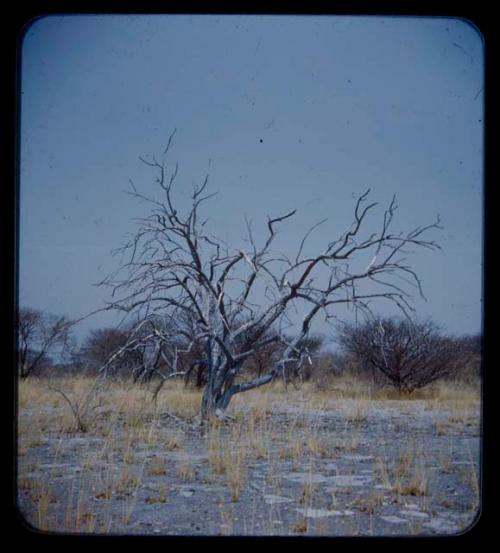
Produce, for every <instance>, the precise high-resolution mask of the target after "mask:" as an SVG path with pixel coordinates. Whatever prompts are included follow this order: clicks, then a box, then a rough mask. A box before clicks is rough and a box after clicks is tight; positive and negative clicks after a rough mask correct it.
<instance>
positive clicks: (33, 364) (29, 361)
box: [17, 308, 72, 378]
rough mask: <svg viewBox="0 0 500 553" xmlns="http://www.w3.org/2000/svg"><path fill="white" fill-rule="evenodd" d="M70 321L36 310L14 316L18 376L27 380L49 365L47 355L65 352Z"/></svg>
mask: <svg viewBox="0 0 500 553" xmlns="http://www.w3.org/2000/svg"><path fill="white" fill-rule="evenodd" d="M71 326H72V322H71V321H70V320H69V319H67V318H66V317H64V316H62V317H60V316H56V315H51V314H49V313H45V312H43V311H41V310H37V309H29V308H21V309H20V310H19V313H18V328H17V330H18V354H19V375H20V377H21V378H27V377H28V376H30V375H33V374H37V373H40V372H41V371H42V370H44V369H47V367H48V366H50V365H51V356H55V355H59V356H61V355H64V354H66V353H68V351H69V347H70V344H71V338H72V335H71Z"/></svg>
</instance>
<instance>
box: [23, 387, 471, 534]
mask: <svg viewBox="0 0 500 553" xmlns="http://www.w3.org/2000/svg"><path fill="white" fill-rule="evenodd" d="M92 383H93V380H92V379H90V378H83V377H74V378H66V379H60V380H59V379H58V380H57V387H58V388H59V389H61V390H63V391H64V392H65V393H66V394H67V396H68V398H70V399H71V400H72V401H74V400H76V398H78V397H82V395H83V394H84V393H85V390H87V389H89V388H90V387H91V386H92ZM151 392H152V387H150V388H148V386H147V385H137V384H135V385H132V384H131V383H130V382H117V381H110V382H107V383H105V385H104V386H103V387H102V388H101V389H100V391H99V393H98V395H97V397H96V405H95V406H94V408H93V410H92V412H91V415H90V416H89V417H88V418H87V420H86V421H85V422H86V426H87V428H86V429H85V430H86V431H85V432H81V431H80V432H77V431H75V430H74V428H73V426H74V418H73V415H72V414H71V410H70V408H69V406H68V403H67V402H66V401H65V399H64V398H63V397H62V395H61V394H60V393H58V392H56V391H55V390H54V389H53V388H52V387H51V386H49V382H48V381H47V380H45V379H37V378H30V379H27V380H25V381H22V382H21V383H20V385H19V397H18V456H17V459H18V475H17V476H18V480H17V484H18V488H17V489H18V509H19V512H20V514H21V516H22V517H23V519H24V520H25V521H26V522H27V523H28V524H29V525H31V526H32V527H34V528H36V529H38V530H42V531H51V532H57V533H96V534H101V533H104V534H152V535H157V534H159V535H162V534H163V535H191V536H193V535H221V534H222V535H267V536H269V535H292V536H293V535H311V536H317V535H320V536H357V535H373V536H384V535H436V534H438V535H443V534H455V533H461V532H463V531H465V530H467V529H468V528H469V527H471V525H472V524H473V522H474V520H475V518H476V516H477V515H478V512H479V509H480V502H481V494H480V442H481V431H480V392H479V389H478V387H470V386H465V385H463V384H458V383H449V382H447V383H444V382H441V383H438V384H436V385H434V386H431V387H428V388H426V389H423V390H421V391H417V392H414V394H413V395H412V396H410V397H409V398H408V397H406V398H402V397H399V396H398V394H397V393H395V392H394V391H391V390H390V389H387V390H386V389H375V388H373V387H372V386H371V385H370V384H368V383H365V382H362V381H359V380H356V379H354V378H348V377H339V378H337V379H335V380H332V382H331V385H330V386H329V390H327V391H326V390H318V389H316V388H315V386H314V385H312V384H310V383H305V384H303V385H302V387H301V388H300V389H295V388H294V387H293V386H288V388H287V389H285V387H284V386H283V384H282V383H281V382H276V383H273V384H272V385H271V386H268V387H263V388H260V389H257V390H252V391H249V392H246V393H243V394H240V395H239V396H236V397H235V398H234V400H233V402H232V404H231V406H230V409H229V413H230V414H231V415H232V416H233V417H234V420H233V421H231V422H224V423H216V424H212V425H210V426H209V427H200V426H197V425H196V424H195V419H196V415H197V414H198V410H199V404H200V397H201V394H200V392H198V391H195V390H191V389H186V388H185V387H184V386H183V383H181V382H173V381H172V382H169V383H168V385H165V386H164V388H163V389H162V390H161V392H160V394H159V396H158V398H157V401H156V402H153V401H152V400H151V396H152V393H151Z"/></svg>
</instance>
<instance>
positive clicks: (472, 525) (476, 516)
mask: <svg viewBox="0 0 500 553" xmlns="http://www.w3.org/2000/svg"><path fill="white" fill-rule="evenodd" d="M481 514H482V510H481V506H480V505H479V506H478V508H477V510H476V512H475V514H474V516H473V517H472V519H471V521H470V522H469V523H468V525H467V526H465V527H464V528H462V529H461V530H459V531H458V532H455V533H453V534H452V536H463V535H464V534H468V533H469V532H471V531H472V530H473V529H474V528H475V527H476V525H477V523H478V522H479V520H480V519H481Z"/></svg>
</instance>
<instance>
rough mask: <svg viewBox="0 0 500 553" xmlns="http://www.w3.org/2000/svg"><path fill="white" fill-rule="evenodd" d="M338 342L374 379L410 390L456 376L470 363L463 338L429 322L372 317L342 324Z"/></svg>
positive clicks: (399, 388)
mask: <svg viewBox="0 0 500 553" xmlns="http://www.w3.org/2000/svg"><path fill="white" fill-rule="evenodd" d="M338 341H339V343H340V345H341V347H342V349H343V350H344V352H345V353H346V354H347V355H351V356H353V357H354V358H355V359H357V361H358V363H359V364H360V366H361V367H362V368H363V370H365V371H370V372H372V375H373V377H374V379H375V381H376V382H379V383H387V382H388V383H390V384H391V385H393V386H394V387H395V388H397V389H398V390H399V391H400V392H408V393H410V392H412V391H413V390H415V389H417V388H422V387H424V386H426V385H428V384H430V383H431V382H434V381H436V380H438V379H442V378H445V377H455V378H456V377H458V376H460V374H462V373H463V372H464V371H465V370H466V367H467V366H468V365H469V364H470V359H471V355H470V353H469V350H468V349H467V348H466V347H465V342H464V341H463V339H457V338H453V337H451V336H448V335H445V334H443V333H442V332H441V331H440V330H439V328H438V327H437V325H435V324H434V323H433V322H432V321H430V320H427V321H425V322H415V321H410V320H407V319H391V318H385V319H372V320H369V321H366V322H365V323H363V324H361V325H355V324H344V325H343V326H341V327H339V329H338Z"/></svg>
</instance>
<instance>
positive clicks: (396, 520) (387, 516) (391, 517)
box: [380, 515, 408, 524]
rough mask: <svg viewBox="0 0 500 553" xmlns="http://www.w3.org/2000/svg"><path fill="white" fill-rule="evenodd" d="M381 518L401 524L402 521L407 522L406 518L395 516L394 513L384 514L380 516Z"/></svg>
mask: <svg viewBox="0 0 500 553" xmlns="http://www.w3.org/2000/svg"><path fill="white" fill-rule="evenodd" d="M380 518H381V519H382V520H385V522H390V523H391V524H401V523H403V522H408V521H407V520H406V519H404V518H401V517H397V516H395V515H386V516H382V517H380Z"/></svg>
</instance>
